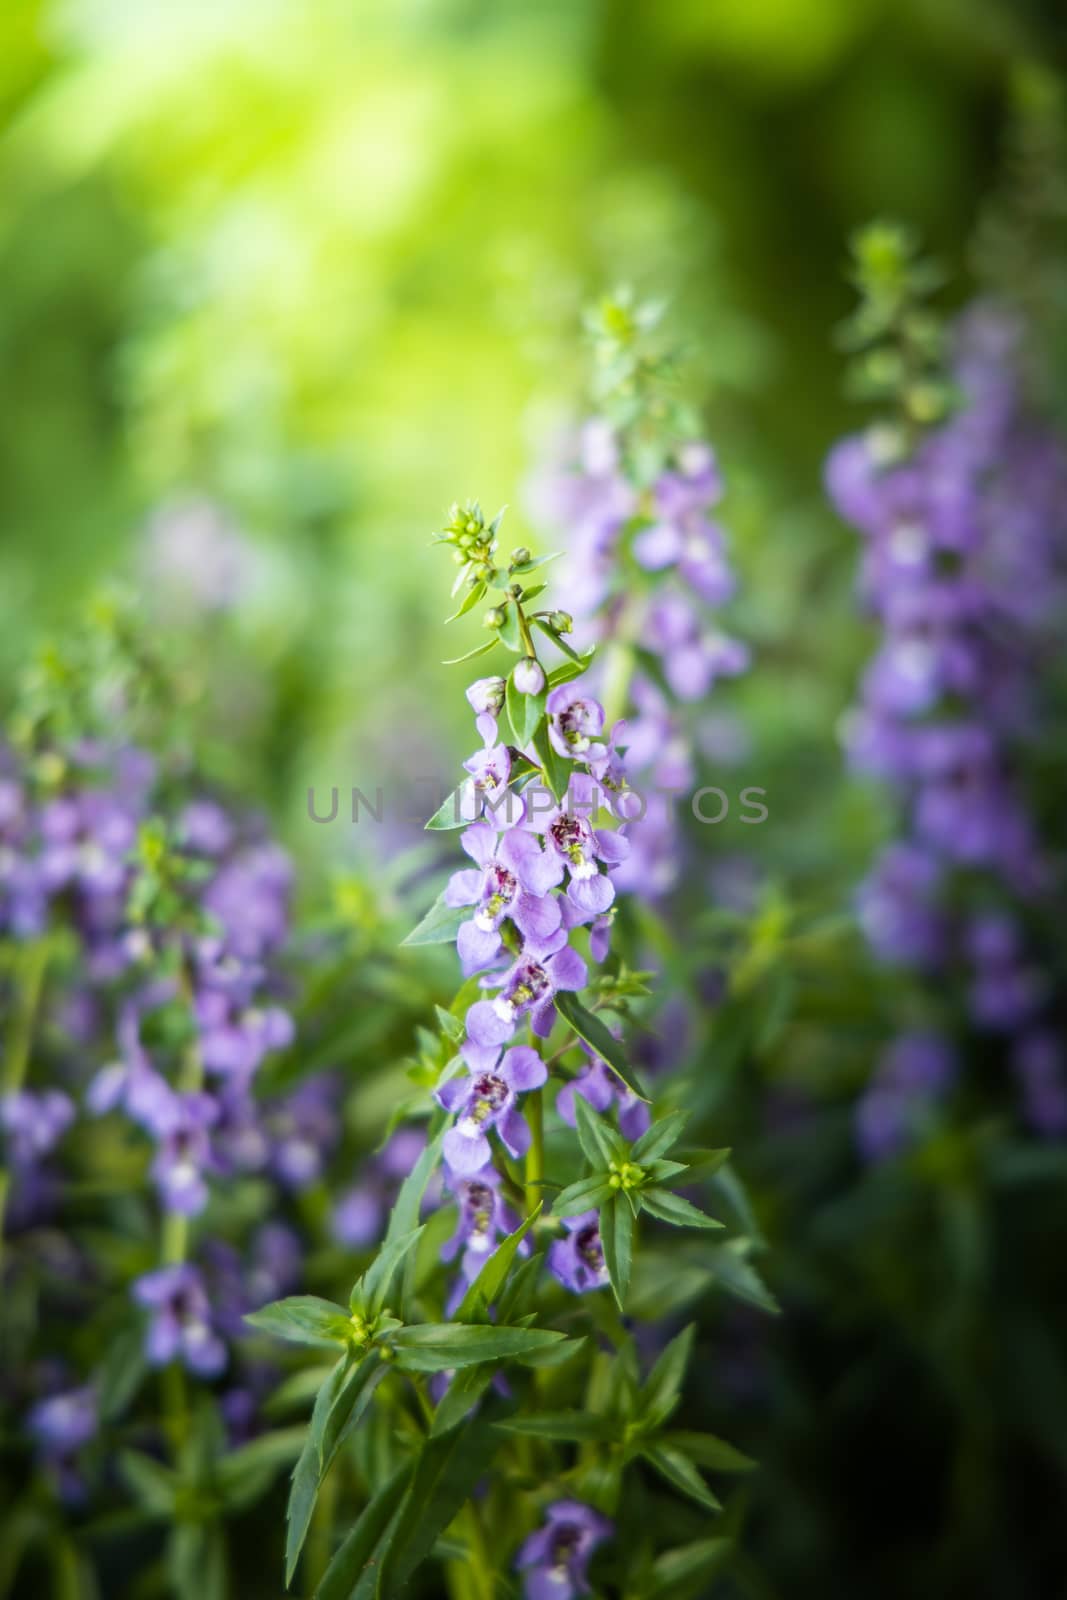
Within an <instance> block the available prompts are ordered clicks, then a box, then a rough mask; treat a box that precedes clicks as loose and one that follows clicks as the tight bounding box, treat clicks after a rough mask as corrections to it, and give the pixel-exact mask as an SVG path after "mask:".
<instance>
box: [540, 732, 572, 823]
mask: <svg viewBox="0 0 1067 1600" xmlns="http://www.w3.org/2000/svg"><path fill="white" fill-rule="evenodd" d="M531 742H532V744H533V747H534V749H535V750H536V751H537V759H538V760H539V761H540V763H541V776H542V778H543V779H544V781H545V787H546V788H547V789H548V790H549V792H550V793H551V794H552V796H553V797H554V798H555V799H556V800H557V801H559V802H560V803H561V804H562V801H563V797H564V795H565V794H566V793H567V786H568V784H569V783H570V781H571V775H570V762H569V761H564V760H563V758H562V757H561V756H559V755H557V753H556V751H555V750H554V749H553V746H552V741H551V739H550V738H549V737H548V724H547V722H542V723H541V725H540V727H538V728H537V729H536V731H535V732H534V734H533V738H532V741H531Z"/></svg>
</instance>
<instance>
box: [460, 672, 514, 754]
mask: <svg viewBox="0 0 1067 1600" xmlns="http://www.w3.org/2000/svg"><path fill="white" fill-rule="evenodd" d="M506 690H507V685H506V683H505V682H504V680H503V678H479V679H478V680H477V682H476V683H472V684H471V686H470V688H469V689H468V690H467V704H468V705H469V706H470V708H471V710H472V711H473V712H474V725H475V727H476V728H477V729H478V732H479V733H480V734H481V736H482V741H483V743H484V744H485V745H486V746H487V747H488V746H489V745H495V744H496V740H497V722H496V719H497V717H499V715H500V713H501V711H502V710H503V707H504V695H505V693H506Z"/></svg>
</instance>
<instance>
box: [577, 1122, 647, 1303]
mask: <svg viewBox="0 0 1067 1600" xmlns="http://www.w3.org/2000/svg"><path fill="white" fill-rule="evenodd" d="M575 1103H576V1104H577V1101H576V1102H575ZM633 1241H634V1217H633V1212H632V1211H631V1210H630V1207H629V1206H628V1205H627V1203H626V1202H625V1201H624V1200H621V1199H620V1198H619V1196H618V1195H617V1194H616V1195H612V1197H611V1199H610V1200H605V1202H604V1204H603V1205H602V1206H601V1208H600V1243H601V1245H602V1246H603V1250H604V1264H605V1266H606V1267H607V1269H608V1277H609V1279H610V1280H611V1289H612V1293H613V1294H614V1296H615V1299H616V1302H617V1304H618V1307H619V1310H620V1311H622V1310H624V1305H623V1302H624V1301H625V1299H626V1291H627V1289H628V1288H629V1287H630V1270H631V1268H632V1266H633Z"/></svg>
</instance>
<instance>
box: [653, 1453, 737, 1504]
mask: <svg viewBox="0 0 1067 1600" xmlns="http://www.w3.org/2000/svg"><path fill="white" fill-rule="evenodd" d="M641 1455H642V1456H643V1458H644V1459H645V1460H646V1461H647V1462H648V1463H649V1465H650V1466H652V1467H655V1469H656V1471H657V1472H658V1473H659V1475H660V1477H661V1478H665V1479H666V1480H667V1482H668V1483H669V1484H671V1485H672V1486H673V1487H674V1488H675V1489H678V1490H680V1491H681V1493H682V1494H684V1495H688V1497H689V1499H690V1500H695V1501H696V1503H697V1505H700V1506H703V1507H704V1508H705V1510H707V1511H721V1510H722V1504H721V1502H720V1501H718V1500H716V1498H715V1496H714V1495H713V1494H712V1492H711V1490H710V1489H709V1488H708V1486H707V1484H706V1483H705V1482H704V1480H703V1478H702V1477H701V1476H700V1473H699V1472H698V1471H697V1469H696V1467H694V1465H693V1463H692V1462H691V1461H690V1460H689V1458H688V1456H683V1455H682V1453H681V1451H679V1450H671V1449H669V1448H668V1447H667V1446H665V1445H646V1447H645V1448H644V1449H643V1450H642V1451H641Z"/></svg>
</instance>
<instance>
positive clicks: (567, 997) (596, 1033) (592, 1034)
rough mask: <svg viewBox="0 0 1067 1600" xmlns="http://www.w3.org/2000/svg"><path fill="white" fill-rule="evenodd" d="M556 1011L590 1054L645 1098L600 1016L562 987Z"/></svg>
mask: <svg viewBox="0 0 1067 1600" xmlns="http://www.w3.org/2000/svg"><path fill="white" fill-rule="evenodd" d="M556 1010H557V1011H558V1012H559V1013H560V1015H561V1016H562V1017H563V1019H564V1021H565V1022H569V1023H570V1025H571V1027H572V1028H573V1029H574V1031H575V1033H576V1034H577V1035H578V1037H579V1039H584V1040H585V1042H586V1044H587V1045H588V1046H589V1048H590V1050H592V1052H593V1054H594V1055H597V1056H599V1057H600V1058H601V1060H602V1061H606V1062H607V1064H608V1066H609V1067H610V1068H611V1070H612V1072H614V1073H615V1075H616V1077H618V1078H621V1079H622V1081H623V1083H624V1084H625V1085H626V1087H627V1088H628V1089H629V1090H630V1092H631V1094H635V1095H636V1096H637V1098H638V1099H639V1100H644V1101H645V1102H646V1103H647V1101H648V1095H647V1094H646V1093H645V1092H644V1089H643V1088H642V1087H641V1081H640V1079H639V1078H638V1077H637V1075H636V1073H635V1072H634V1070H633V1068H632V1067H631V1066H630V1064H629V1062H628V1061H627V1059H626V1054H625V1051H624V1050H623V1047H622V1045H621V1044H620V1043H619V1041H618V1040H617V1039H616V1038H614V1037H613V1035H612V1034H610V1033H609V1032H608V1030H607V1028H606V1027H605V1026H604V1024H603V1023H602V1022H601V1020H600V1018H599V1017H597V1016H594V1015H593V1013H592V1012H591V1011H587V1010H586V1009H585V1007H584V1006H583V1005H582V1003H581V1001H580V1000H578V999H576V997H575V996H574V995H573V994H571V993H570V991H569V990H566V989H563V990H561V991H560V993H559V994H557V995H556ZM581 1098H582V1097H581V1095H576V1096H575V1099H574V1103H575V1105H577V1104H578V1102H579V1100H581Z"/></svg>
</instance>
